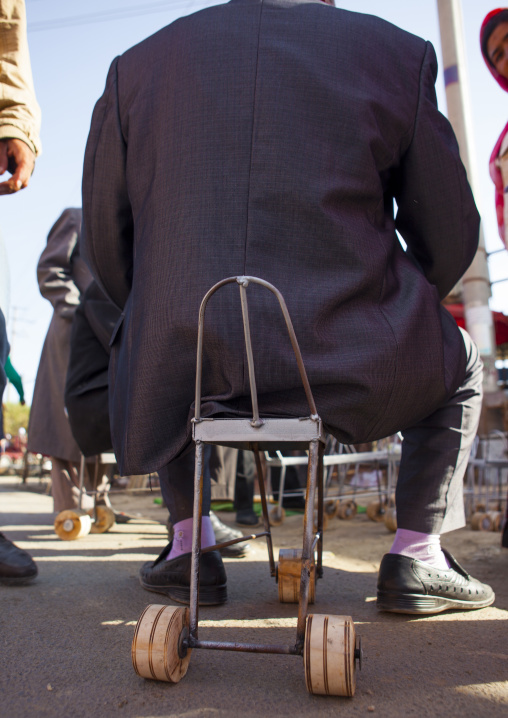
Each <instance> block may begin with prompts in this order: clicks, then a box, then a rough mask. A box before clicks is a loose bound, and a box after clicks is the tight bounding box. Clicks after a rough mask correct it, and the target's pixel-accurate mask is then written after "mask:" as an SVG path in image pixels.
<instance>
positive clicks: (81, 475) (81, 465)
mask: <svg viewBox="0 0 508 718" xmlns="http://www.w3.org/2000/svg"><path fill="white" fill-rule="evenodd" d="M84 485H85V455H84V454H81V459H80V462H79V499H78V511H81V508H82V501H83V487H84Z"/></svg>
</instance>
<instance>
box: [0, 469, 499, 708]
mask: <svg viewBox="0 0 508 718" xmlns="http://www.w3.org/2000/svg"><path fill="white" fill-rule="evenodd" d="M36 488H37V485H36V483H35V482H32V485H31V489H32V490H30V491H27V490H24V489H23V487H22V486H21V485H20V482H19V480H18V479H16V478H14V477H1V478H0V511H1V512H2V515H0V526H2V530H3V531H4V532H5V533H6V535H7V536H9V537H10V538H11V539H12V540H14V541H15V542H17V543H19V545H20V546H21V547H22V548H25V549H27V550H29V551H30V552H31V553H32V555H33V556H34V558H36V560H37V563H38V566H39V578H38V580H37V582H35V583H34V584H32V585H30V586H25V587H17V588H12V587H5V586H4V587H0V607H1V610H0V716H2V718H32V717H35V718H39V716H40V717H41V718H42V717H44V718H45V717H48V718H53V717H56V716H66V718H80V717H81V716H87V717H88V718H96V717H97V718H102V716H109V715H113V714H114V715H118V716H124V717H125V718H131V717H132V718H134V717H136V718H152V717H161V718H162V717H165V718H169V717H170V716H171V717H172V716H179V717H182V718H215V717H218V718H220V717H222V716H224V718H238V717H240V716H245V717H246V718H250V717H252V718H257V717H258V716H259V717H261V716H262V717H263V718H266V717H268V716H284V717H286V716H287V717H288V718H289V717H291V718H294V717H295V716H307V715H312V716H341V718H349V717H350V716H361V715H366V714H369V715H374V716H375V715H379V716H381V715H382V716H390V718H398V717H399V716H400V717H402V716H404V717H405V716H417V717H420V716H431V717H433V716H436V717H439V718H441V717H443V718H445V717H446V718H455V717H458V716H460V718H468V717H469V716H470V717H471V718H473V717H474V718H478V716H480V717H482V716H489V717H491V718H497V717H498V716H499V717H501V716H503V718H505V717H506V716H507V715H508V622H507V619H508V550H506V549H503V550H502V549H500V546H499V534H494V533H492V534H490V533H489V534H486V533H478V532H472V531H470V530H469V529H464V530H461V531H459V532H455V533H454V534H452V535H450V537H449V538H448V540H447V542H446V545H447V546H448V547H449V548H450V549H451V550H452V551H453V552H454V553H455V554H456V557H457V558H458V559H459V560H460V561H462V562H463V563H464V564H465V565H466V567H467V568H468V570H470V571H471V573H472V574H473V575H475V576H477V577H478V578H480V579H482V580H484V581H486V582H490V583H491V584H492V585H493V586H494V588H495V590H496V594H497V601H496V604H495V606H494V607H491V608H488V609H484V610H483V611H473V612H470V613H467V612H463V613H462V612H456V613H450V612H448V613H445V614H443V615H441V616H437V617H429V618H424V619H414V618H411V617H407V616H395V615H390V614H381V613H378V612H377V610H376V605H375V602H374V596H375V586H376V572H377V568H378V565H379V561H380V558H381V556H382V554H383V553H384V552H385V551H387V550H388V549H389V547H390V543H391V534H389V533H388V532H387V530H386V528H385V527H384V525H383V524H375V523H372V522H370V521H369V520H368V519H367V518H366V517H365V515H363V516H357V517H356V518H355V519H353V520H352V521H340V520H339V519H334V520H333V522H331V526H330V528H329V529H328V530H327V532H326V546H325V549H326V556H325V566H326V568H325V577H324V580H323V581H320V582H319V583H318V586H317V599H316V604H315V607H314V609H313V610H314V611H315V612H319V613H327V612H329V613H335V614H344V615H351V616H352V617H353V619H354V621H355V623H356V627H357V632H358V633H360V634H361V636H362V639H363V647H364V663H363V670H362V672H361V673H359V674H358V681H357V691H356V695H355V697H354V698H352V699H347V698H325V697H315V696H311V695H309V694H308V693H307V691H306V689H305V682H304V675H303V661H302V659H301V658H299V657H294V656H266V655H253V654H245V653H229V652H227V653H226V652H219V651H204V650H199V651H197V650H195V651H194V652H193V654H192V658H191V662H190V667H189V671H188V673H187V676H186V677H185V678H184V679H183V680H182V681H181V682H180V683H179V684H176V685H169V684H165V683H156V682H153V681H147V680H144V679H142V678H139V677H138V676H136V674H135V673H134V671H133V669H132V665H131V658H130V646H131V641H132V636H133V633H134V627H135V625H136V621H137V619H138V617H139V615H140V614H141V612H142V610H143V609H144V607H145V606H146V605H147V604H149V603H165V600H164V597H162V596H159V595H158V594H153V593H147V592H146V591H144V590H143V589H142V588H141V586H140V585H139V582H138V578H137V575H138V569H139V567H140V565H141V564H142V563H143V562H144V561H146V560H148V559H150V558H153V557H154V556H155V555H157V553H158V552H159V550H160V549H161V547H163V546H164V545H165V543H166V535H165V528H164V526H163V523H164V520H165V511H164V509H161V508H158V507H155V506H154V504H153V497H148V496H146V495H145V496H137V497H132V496H128V497H116V498H115V504H116V507H117V508H123V509H132V508H133V507H134V508H136V509H138V510H139V511H141V512H142V513H143V514H144V515H149V516H151V517H152V520H149V519H139V520H136V521H135V522H130V523H128V524H124V525H116V526H115V527H113V530H112V531H111V532H109V533H107V534H95V535H89V536H88V537H86V538H84V539H80V540H78V541H73V542H65V541H61V540H59V539H58V538H57V537H56V535H55V533H54V531H53V527H52V513H51V511H52V500H51V498H50V497H48V496H47V495H44V494H41V493H36V492H35V491H34V489H36ZM220 516H221V518H222V519H225V520H226V521H231V520H232V519H233V518H234V515H233V514H228V513H221V514H220ZM153 519H155V520H153ZM301 530H302V519H301V517H299V516H292V517H290V518H288V519H287V520H286V521H285V523H284V524H283V525H282V526H281V527H279V528H276V529H274V532H273V533H274V542H275V546H276V555H277V553H278V548H280V547H298V546H299V545H300V543H301ZM227 572H228V591H229V601H228V603H227V604H226V605H224V606H220V607H216V608H207V609H201V612H200V618H201V619H202V620H203V624H202V628H201V629H200V637H201V638H204V639H206V638H209V639H211V640H241V641H245V642H263V643H265V642H266V643H269V642H274V643H285V642H287V643H288V644H289V643H292V642H293V640H294V630H295V629H294V627H295V625H296V621H295V618H294V616H295V615H296V612H295V607H294V606H292V605H287V604H286V605H283V604H280V603H279V601H278V598H277V587H276V585H275V583H274V581H273V579H271V578H270V575H269V571H268V564H267V561H266V549H265V547H264V545H262V544H261V542H260V541H259V542H257V544H256V545H255V547H253V550H252V552H251V553H250V554H249V556H248V557H247V558H245V559H241V560H228V561H227Z"/></svg>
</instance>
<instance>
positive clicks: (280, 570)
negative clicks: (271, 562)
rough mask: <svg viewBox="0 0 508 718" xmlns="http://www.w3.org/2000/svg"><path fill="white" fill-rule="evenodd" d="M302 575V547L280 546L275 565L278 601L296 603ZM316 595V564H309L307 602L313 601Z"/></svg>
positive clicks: (298, 597)
mask: <svg viewBox="0 0 508 718" xmlns="http://www.w3.org/2000/svg"><path fill="white" fill-rule="evenodd" d="M301 576H302V549H301V548H300V549H298V548H282V549H281V550H280V551H279V563H278V565H277V581H278V584H279V601H280V602H281V603H298V601H299V599H300V581H301ZM315 596H316V566H315V564H314V561H312V563H311V565H310V580H309V603H314V599H315Z"/></svg>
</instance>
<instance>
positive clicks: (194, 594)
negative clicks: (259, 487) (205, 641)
mask: <svg viewBox="0 0 508 718" xmlns="http://www.w3.org/2000/svg"><path fill="white" fill-rule="evenodd" d="M202 510H203V444H202V443H201V441H196V465H195V467H194V506H193V510H192V516H193V523H192V557H191V583H190V607H189V614H190V615H189V632H190V635H191V636H192V638H195V639H196V640H197V637H198V621H199V559H200V556H201V514H202Z"/></svg>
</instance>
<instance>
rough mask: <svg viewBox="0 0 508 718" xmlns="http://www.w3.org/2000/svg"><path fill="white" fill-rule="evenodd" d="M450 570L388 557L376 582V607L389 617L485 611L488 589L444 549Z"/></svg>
mask: <svg viewBox="0 0 508 718" xmlns="http://www.w3.org/2000/svg"><path fill="white" fill-rule="evenodd" d="M443 553H444V554H445V556H446V558H447V559H448V562H449V563H450V568H448V569H446V570H444V571H443V570H441V569H438V568H434V566H430V565H429V564H428V563H424V562H423V561H418V560H417V559H415V558H409V557H408V556H401V555H400V554H395V553H387V554H386V555H385V556H383V560H382V561H381V566H380V567H379V575H378V582H377V607H378V609H379V610H380V611H389V612H391V613H419V614H431V613H441V612H442V611H448V610H450V609H456V610H459V611H464V610H467V609H474V608H485V607H486V606H490V604H491V603H494V599H495V595H494V591H493V590H492V589H491V587H490V586H487V584H485V583H480V581H477V580H476V578H473V577H472V576H470V575H469V574H468V573H467V571H465V570H464V569H463V568H462V566H461V565H460V564H459V563H458V562H457V561H456V560H455V559H454V558H453V556H452V555H451V554H450V553H448V551H446V550H445V549H443Z"/></svg>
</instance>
